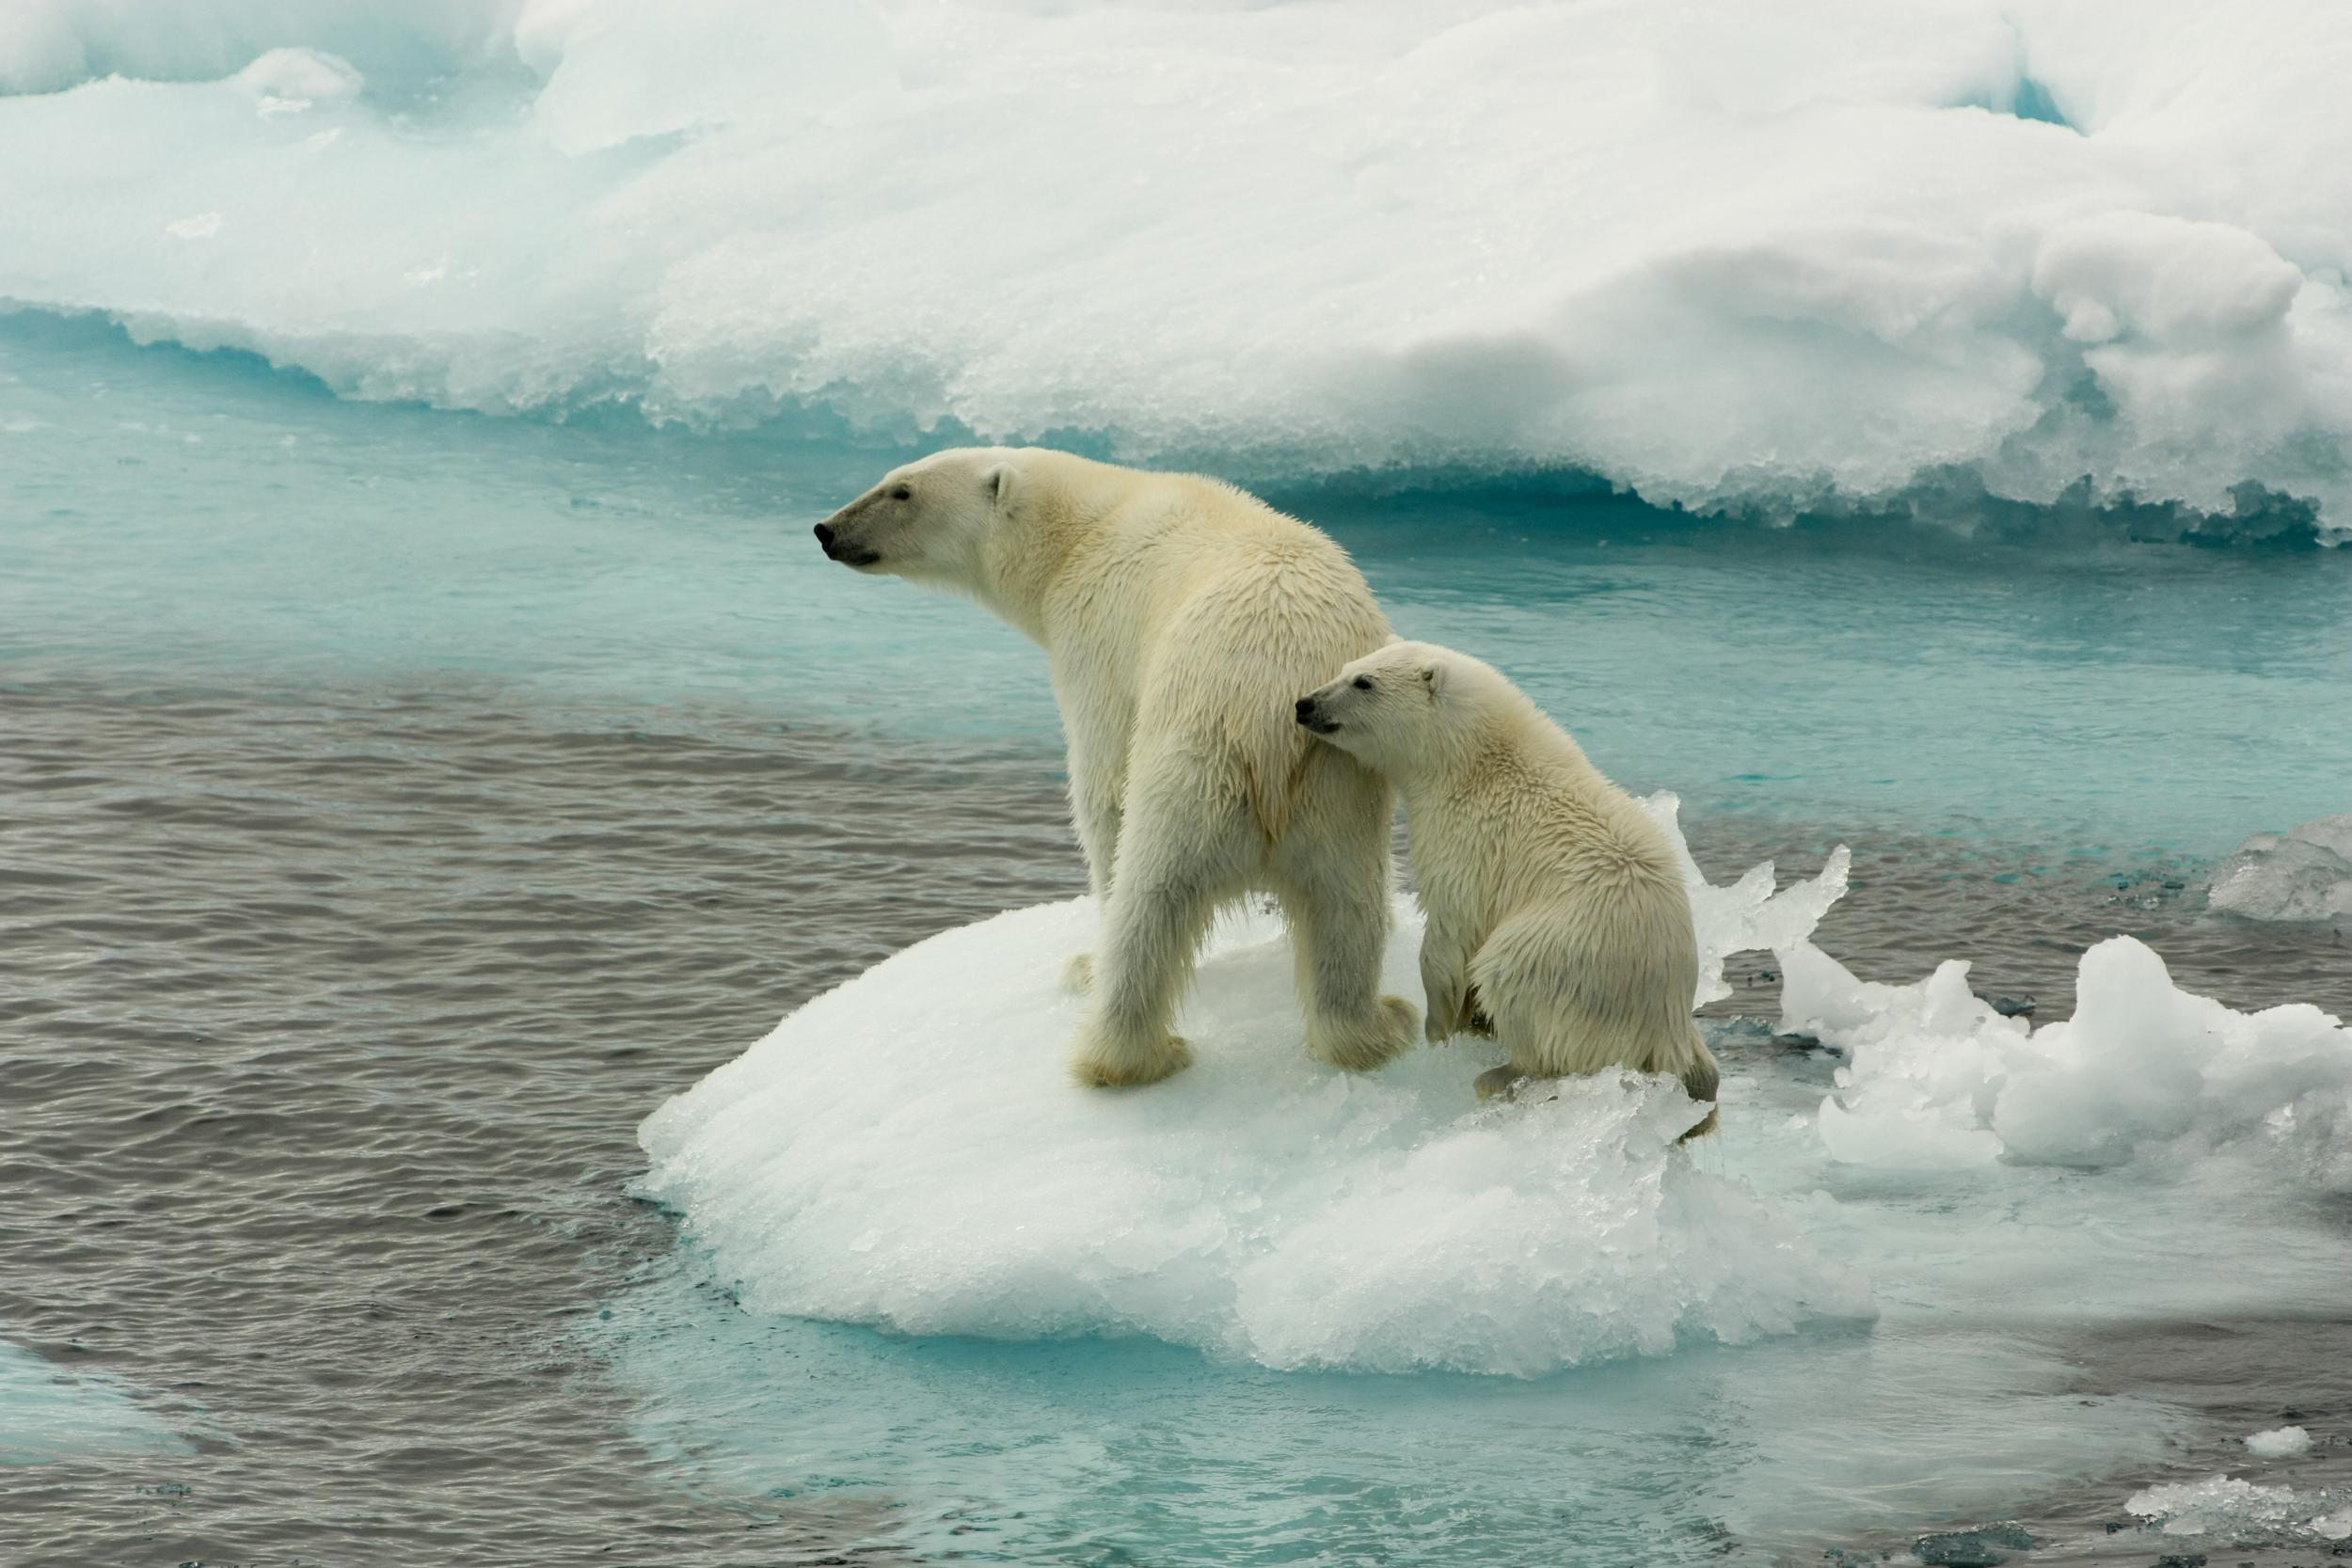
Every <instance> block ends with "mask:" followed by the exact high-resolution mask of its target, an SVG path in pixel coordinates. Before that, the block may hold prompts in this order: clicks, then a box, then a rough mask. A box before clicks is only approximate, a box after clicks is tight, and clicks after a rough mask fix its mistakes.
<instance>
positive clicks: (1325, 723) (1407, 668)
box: [1298, 642, 1502, 774]
mask: <svg viewBox="0 0 2352 1568" xmlns="http://www.w3.org/2000/svg"><path fill="white" fill-rule="evenodd" d="M1501 679H1502V677H1501V676H1500V675H1498V674H1496V673H1495V672H1494V671H1492V670H1490V669H1488V668H1487V667H1486V665H1484V664H1481V663H1479V662H1478V660H1476V659H1474V658H1471V657H1470V656H1469V655H1467V654H1457V653H1455V652H1454V650H1453V649H1451V648H1440V647H1438V645H1437V644H1436V643H1434V642H1391V643H1390V644H1388V645H1387V646H1386V647H1383V648H1377V649H1375V650H1374V651H1373V652H1371V653H1368V654H1366V655H1365V656H1364V657H1361V658H1359V659H1357V660H1356V661H1355V662H1354V663H1352V664H1350V665H1348V666H1347V668H1345V669H1343V670H1342V671H1341V672H1340V673H1339V675H1338V677H1337V678H1336V679H1334V680H1332V681H1330V682H1328V683H1327V684H1326V685H1324V686H1321V687H1318V688H1316V689H1314V690H1313V691H1311V692H1309V693H1308V694H1307V695H1306V696H1304V697H1301V698H1299V699H1298V721H1299V722H1300V723H1301V724H1304V725H1305V726H1306V727H1307V728H1308V729H1310V730H1311V731H1313V732H1314V734H1315V735H1316V736H1318V737H1320V738H1321V739H1323V740H1325V741H1327V742H1329V743H1330V744H1331V745H1333V746H1337V747H1338V748H1339V749H1340V750H1342V751H1343V752H1347V753H1348V754H1350V755H1351V756H1355V757H1358V758H1360V759H1361V760H1362V761H1363V762H1364V763H1365V764H1366V765H1367V766H1369V767H1372V768H1377V769H1379V770H1380V771H1381V772H1384V773H1397V774H1403V773H1411V772H1418V771H1421V770H1423V769H1425V768H1435V767H1442V766H1443V765H1444V761H1445V758H1446V757H1447V756H1448V755H1449V754H1450V753H1451V752H1453V751H1454V749H1455V744H1456V742H1457V741H1458V740H1459V739H1461V738H1462V737H1463V736H1467V735H1469V734H1470V732H1471V731H1472V730H1473V729H1474V728H1475V726H1476V724H1477V721H1478V716H1479V713H1480V712H1481V710H1482V709H1483V708H1484V706H1485V705H1484V704H1482V703H1481V702H1480V700H1479V696H1480V693H1482V692H1484V691H1485V690H1486V688H1487V686H1488V685H1489V684H1490V683H1491V682H1495V681H1500V680H1501Z"/></svg>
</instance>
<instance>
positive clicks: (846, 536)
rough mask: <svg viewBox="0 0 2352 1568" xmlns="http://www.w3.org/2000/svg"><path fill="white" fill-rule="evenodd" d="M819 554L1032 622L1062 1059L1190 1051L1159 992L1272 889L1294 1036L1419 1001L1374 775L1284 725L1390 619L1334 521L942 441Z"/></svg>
mask: <svg viewBox="0 0 2352 1568" xmlns="http://www.w3.org/2000/svg"><path fill="white" fill-rule="evenodd" d="M817 541H818V544H819V545H821V546H823V547H824V551H825V554H826V555H828V556H830V557H831V558H832V559H834V560H835V561H838V562H842V563H843V564H845V565H848V566H850V567H853V568H855V569H856V570H858V571H861V572H867V573H887V574H890V575H894V576H898V577H903V578H910V579H912V580H914V581H915V582H920V583H929V584H930V585H932V586H934V587H939V588H945V589H948V590H951V591H953V592H957V593H961V594H969V595H971V596H972V597H974V598H976V599H977V600H979V602H980V603H981V604H982V605H984V606H986V607H987V608H988V609H990V610H994V611H995V612H996V613H997V614H998V615H1000V616H1002V617H1003V618H1004V619H1005V620H1007V621H1009V622H1010V623H1011V624H1012V625H1013V626H1015V627H1016V628H1018V629H1019V630H1021V631H1022V632H1025V633H1026V634H1027V635H1028V636H1029V637H1030V638H1031V639H1033V640H1034V641H1037V642H1039V643H1040V644H1041V645H1042V646H1043V647H1044V649H1045V653H1046V659H1047V663H1048V665H1049V667H1050V669H1051V672H1052V676H1053V683H1054V695H1055V698H1056V700H1057V702H1058V703H1059V705H1060V707H1061V720H1062V730H1063V734H1064V736H1065V738H1066V739H1067V742H1068V745H1069V751H1070V765H1069V770H1070V800H1071V814H1072V816H1073V818H1074V819H1075V822H1076V826H1077V831H1078V841H1079V843H1080V845H1081V846H1082V847H1084V849H1085V851H1086V861H1087V874H1088V878H1089V881H1090V882H1091V884H1092V886H1093V890H1094V893H1095V895H1096V897H1097V898H1099V899H1100V900H1101V901H1102V905H1103V936H1102V942H1101V950H1100V952H1099V953H1098V954H1097V955H1096V957H1095V958H1093V959H1092V960H1091V961H1089V960H1087V959H1085V958H1080V959H1078V960H1075V961H1073V968H1072V974H1073V981H1075V982H1077V983H1082V984H1085V985H1087V986H1088V987H1089V990H1091V992H1092V999H1091V1002H1090V1004H1089V1012H1088V1017H1087V1019H1086V1022H1084V1023H1083V1024H1082V1025H1081V1026H1080V1029H1079V1034H1078V1038H1077V1042H1076V1047H1075V1051H1074V1053H1073V1060H1072V1064H1071V1066H1072V1071H1073V1073H1074V1075H1075V1076H1076V1077H1077V1079H1078V1081H1079V1082H1080V1083H1081V1084H1086V1085H1094V1086H1100V1087H1108V1086H1112V1085H1130V1084H1150V1083H1155V1082H1157V1081H1158V1080H1160V1079H1163V1078H1166V1077H1168V1076H1169V1075H1170V1074H1172V1073H1176V1072H1179V1071H1182V1070H1183V1069H1184V1067H1185V1066H1187V1065H1188V1064H1189V1063H1190V1061H1191V1053H1190V1052H1189V1050H1187V1048H1186V1047H1185V1044H1184V1041H1183V1040H1182V1039H1180V1038H1178V1037H1177V1036H1176V1035H1175V1034H1174V1033H1173V1032H1172V1030H1171V1028H1170V1025H1171V1023H1172V1022H1173V1020H1174V1016H1175V1009H1176V1002H1177V998H1178V994H1179V993H1180V992H1181V991H1182V990H1183V989H1184V983H1185V981H1186V980H1187V979H1188V978H1189V977H1190V974H1191V971H1192V963H1193V958H1194V957H1195V955H1196V953H1197V951H1198V949H1199V947H1200V941H1201V939H1202V938H1203V937H1204V936H1205V935H1206V934H1207V932H1208V927H1209V924H1210V921H1211V919H1212V918H1213V917H1214V915H1215V914H1216V910H1217V908H1218V907H1219V906H1220V905H1222V904H1224V903H1227V902H1229V901H1231V900H1232V899H1234V898H1236V897H1239V896H1242V895H1246V894H1248V893H1250V892H1253V891H1264V892H1269V893H1271V894H1273V895H1275V897H1276V898H1277V899H1278V900H1279V903H1280V905H1281V909H1282V913H1283V916H1284V919H1285V921H1286V922H1287V924H1288V926H1289V927H1290V934H1291V943H1292V947H1293V949H1294V951H1295V955H1296V963H1297V969H1298V991H1299V997H1300V1003H1301V1006H1302V1008H1303V1009H1304V1011H1305V1014H1306V1035H1307V1050H1308V1052H1309V1053H1311V1055H1313V1056H1314V1057H1315V1058H1316V1059H1317V1060H1319V1061H1323V1062H1326V1063H1328V1064H1330V1065H1331V1066H1333V1067H1339V1068H1345V1069H1354V1070H1359V1071H1360V1070H1368V1069H1373V1068H1376V1067H1378V1066H1380V1065H1381V1064H1382V1063H1383V1062H1386V1061H1388V1060H1389V1059H1390V1058H1391V1057H1392V1056H1394V1055H1396V1054H1397V1053H1400V1052H1403V1051H1406V1050H1409V1049H1411V1047H1412V1046H1413V1045H1414V1044H1415V1043H1416V1042H1417V1040H1418V1038H1419V1035H1420V1027H1419V1025H1420V1015H1419V1014H1417V1013H1416V1012H1415V1011H1414V1009H1413V1006H1412V1004H1411V1003H1409V1002H1406V1001H1405V1000H1404V999H1403V998H1402V997H1395V996H1382V995H1380V994H1379V993H1378V981H1379V972H1380V957H1381V951H1382V948H1383V947H1384V946H1385V944H1386V938H1387V933H1388V911H1389V895H1390V889H1391V885H1392V883H1393V869H1392V867H1391V863H1390V855H1389V823H1390V818H1391V814H1392V812H1393V810H1394V796H1393V794H1392V793H1391V789H1390V786H1389V785H1388V784H1387V783H1386V782H1385V781H1383V780H1382V779H1381V778H1380V777H1379V776H1378V775H1377V774H1375V772H1373V771H1372V770H1371V769H1370V768H1366V767H1364V766H1363V765H1362V764H1361V763H1359V762H1358V761H1357V760H1356V759H1355V758H1354V757H1351V756H1349V755H1348V754H1347V753H1346V752H1341V751H1335V750H1333V749H1332V748H1330V747H1328V746H1319V745H1315V744H1314V743H1312V742H1311V740H1310V738H1309V737H1308V736H1307V733H1306V732H1305V731H1304V730H1301V729H1300V728H1299V727H1298V726H1297V725H1296V724H1295V723H1294V722H1293V721H1292V718H1291V706H1292V704H1293V701H1294V700H1295V697H1296V695H1297V694H1298V692H1300V691H1302V690H1304V689H1306V688H1307V687H1308V686H1310V685H1311V684H1313V683H1314V682H1315V681H1317V680H1319V679H1321V678H1322V677H1323V676H1324V675H1326V674H1328V673H1330V672H1331V671H1332V670H1333V669H1334V668H1336V667H1337V666H1339V665H1341V664H1343V663H1345V662H1346V661H1347V660H1349V659H1351V658H1354V657H1358V656H1359V655H1361V654H1364V653H1368V652H1370V651H1371V650H1372V649H1374V648H1376V647H1378V646H1379V645H1380V644H1381V643H1383V642H1385V641H1389V639H1390V635H1391V633H1390V630H1389V625H1388V621H1387V619H1386V618H1385V617H1383V616H1382V614H1381V613H1380V608H1379V606H1378V605H1377V604H1376V603H1375V601H1374V599H1373V596H1372V590H1371V589H1370V588H1369V587H1368V586H1367V585H1366V584H1365V582H1364V578H1363V575H1362V574H1361V573H1359V571H1357V569H1356V565H1355V562H1351V561H1350V560H1349V559H1348V558H1347V553H1346V552H1345V551H1344V550H1343V549H1341V548H1340V546H1338V545H1337V544H1336V543H1334V542H1333V541H1332V540H1331V539H1330V538H1329V537H1328V536H1327V535H1326V534H1324V533H1322V532H1320V531H1317V530H1315V529H1313V528H1310V527H1309V526H1308V525H1307V524H1305V523H1302V522H1299V521H1298V520H1297V519H1295V518H1293V517H1287V516H1284V515H1282V514H1280V513H1279V512H1277V511H1275V510H1274V509H1273V508H1271V507H1269V506H1267V505H1265V504H1264V503H1263V502H1262V501H1260V500H1258V499H1256V498H1255V497H1252V496H1249V495H1248V494H1246V493H1244V492H1243V491H1240V490H1237V489H1235V488H1234V487H1232V485H1230V484H1225V483H1219V482H1218V481H1216V480H1213V479H1203V478H1200V477H1196V476H1193V475H1187V474H1162V473H1146V472H1141V471H1138V470H1136V469H1132V468H1121V467H1113V466H1112V465H1110V464H1107V463H1096V462H1091V461H1089V460H1088V459H1085V458H1082V457H1075V456H1073V455H1071V454H1069V453H1067V452H1058V451H1043V450H1041V449H1036V448H1020V449H1014V448H1004V447H988V448H964V449H960V450H956V451H942V452H936V453H934V454H932V455H931V456H930V457H926V458H923V459H921V460H920V461H918V462H914V463H910V464H908V465H906V466H905V467H900V468H897V469H894V470H893V471H891V472H890V473H889V474H886V475H884V476H883V478H882V483H879V484H877V485H875V486H874V487H873V488H872V489H870V490H868V491H866V494H864V495H863V496H860V497H859V498H858V499H855V500H853V501H851V502H850V504H849V505H847V506H845V507H843V508H842V509H841V510H840V511H838V512H836V513H834V515H832V516H830V517H828V518H826V519H825V520H824V521H823V522H821V523H819V524H818V525H817Z"/></svg>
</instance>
